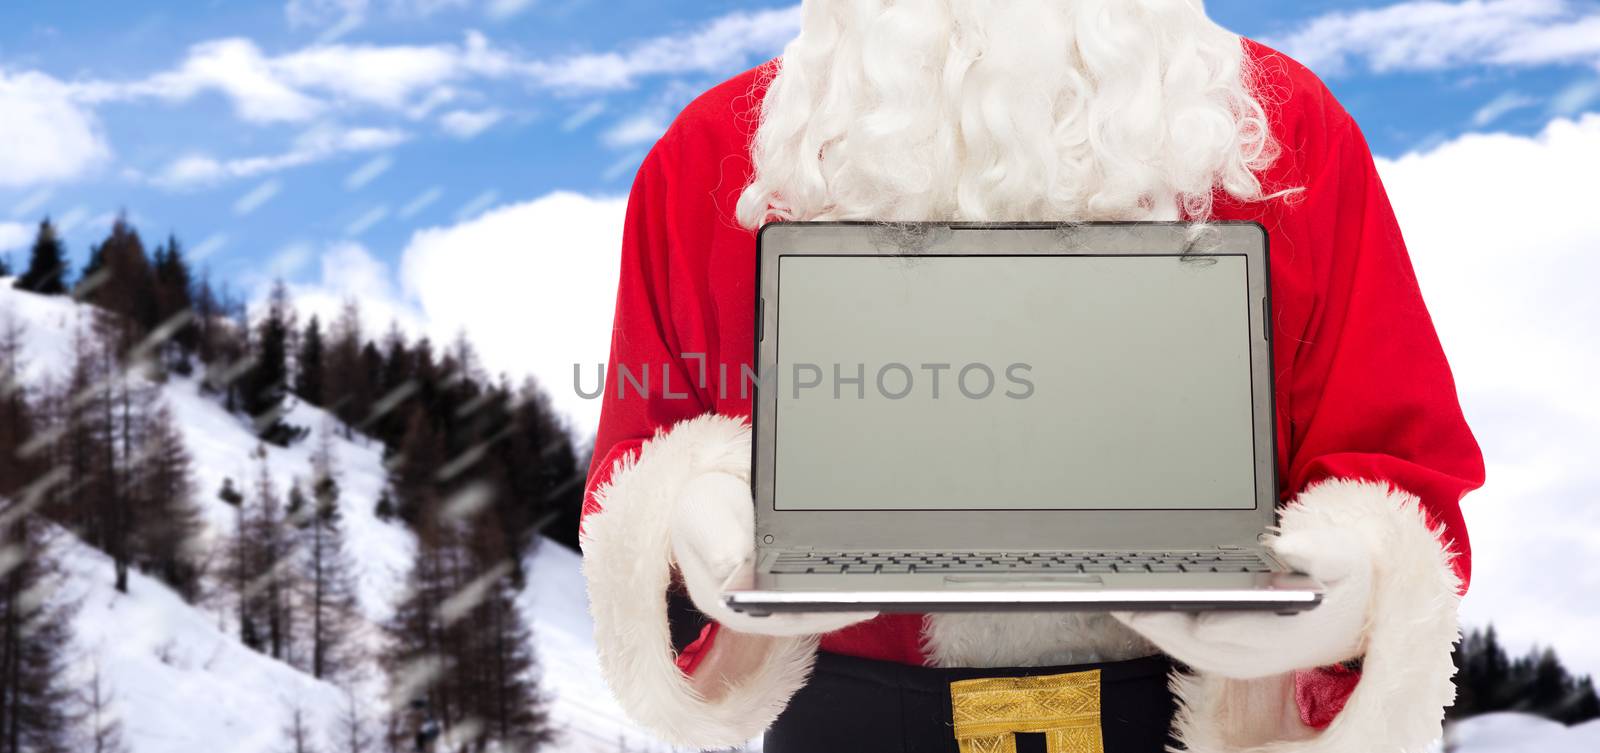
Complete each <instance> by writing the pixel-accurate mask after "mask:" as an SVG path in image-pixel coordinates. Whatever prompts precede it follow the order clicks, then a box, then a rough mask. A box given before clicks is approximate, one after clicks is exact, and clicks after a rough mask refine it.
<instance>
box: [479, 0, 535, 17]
mask: <svg viewBox="0 0 1600 753" xmlns="http://www.w3.org/2000/svg"><path fill="white" fill-rule="evenodd" d="M533 3H534V0H489V1H488V2H487V3H486V4H485V5H484V6H483V12H484V13H486V14H488V16H489V17H490V18H492V19H495V20H496V21H504V20H505V19H508V18H511V17H512V16H515V15H517V14H518V13H521V12H523V11H525V10H527V9H528V8H531V7H533Z"/></svg>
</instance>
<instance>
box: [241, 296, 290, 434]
mask: <svg viewBox="0 0 1600 753" xmlns="http://www.w3.org/2000/svg"><path fill="white" fill-rule="evenodd" d="M290 317H291V312H290V310H289V291H288V288H287V287H286V286H285V285H284V284H283V281H282V280H279V281H278V282H277V283H276V284H274V285H273V288H272V294H271V296H270V297H269V299H268V302H267V313H266V315H265V316H264V317H262V319H261V324H260V325H259V326H258V327H257V335H256V342H255V353H254V355H255V362H254V365H252V366H251V368H250V370H249V372H247V373H246V374H245V376H244V378H243V379H242V380H241V381H242V382H243V384H242V385H241V389H242V390H243V393H242V398H243V408H244V411H245V413H247V414H249V416H250V419H251V421H253V422H254V423H255V427H256V435H257V436H259V437H261V438H262V439H264V440H267V441H269V442H273V443H275V444H288V441H287V437H288V435H287V434H286V432H287V431H288V429H287V427H286V426H285V425H284V423H283V418H282V412H283V409H284V408H283V400H284V397H285V394H286V393H287V391H288V387H289V363H288V347H289V320H290Z"/></svg>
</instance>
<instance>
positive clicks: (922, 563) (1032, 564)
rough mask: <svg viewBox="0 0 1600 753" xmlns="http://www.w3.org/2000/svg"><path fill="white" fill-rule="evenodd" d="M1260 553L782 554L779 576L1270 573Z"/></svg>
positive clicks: (775, 567)
mask: <svg viewBox="0 0 1600 753" xmlns="http://www.w3.org/2000/svg"><path fill="white" fill-rule="evenodd" d="M1271 571H1272V566H1271V565H1270V564H1268V562H1267V561H1266V560H1265V559H1263V558H1262V557H1261V555H1260V554H1258V553H1256V552H1251V551H1246V550H1223V549H1211V550H1204V551H1195V550H1183V551H1161V552H1143V551H1140V552H1092V551H1091V552H813V551H785V552H779V554H778V557H777V560H776V561H775V562H774V563H773V565H772V567H771V568H770V569H769V570H768V572H770V573H773V574H776V575H796V574H803V573H804V574H812V573H815V574H825V575H840V574H848V575H872V574H904V573H928V572H936V573H1017V572H1049V573H1266V572H1271Z"/></svg>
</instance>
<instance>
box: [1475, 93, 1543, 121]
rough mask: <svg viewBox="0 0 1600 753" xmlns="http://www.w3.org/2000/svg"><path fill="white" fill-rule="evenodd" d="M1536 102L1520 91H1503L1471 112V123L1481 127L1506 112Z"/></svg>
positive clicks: (1536, 101) (1537, 101)
mask: <svg viewBox="0 0 1600 753" xmlns="http://www.w3.org/2000/svg"><path fill="white" fill-rule="evenodd" d="M1538 103H1539V100H1536V99H1534V98H1533V97H1530V96H1528V95H1526V94H1522V93H1520V92H1504V93H1502V94H1501V95H1500V96H1498V97H1495V98H1494V99H1492V100H1489V103H1488V104H1486V105H1484V106H1483V107H1480V108H1478V111H1477V112H1475V113H1473V114H1472V125H1473V126H1474V127H1476V128H1482V127H1484V126H1487V125H1489V124H1490V123H1493V122H1495V121H1496V120H1499V119H1500V118H1502V117H1504V116H1505V115H1506V114H1507V113H1510V112H1513V111H1516V110H1520V109H1522V108H1524V107H1531V106H1533V105H1535V104H1538Z"/></svg>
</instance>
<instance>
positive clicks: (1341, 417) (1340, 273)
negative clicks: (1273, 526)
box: [1276, 103, 1484, 729]
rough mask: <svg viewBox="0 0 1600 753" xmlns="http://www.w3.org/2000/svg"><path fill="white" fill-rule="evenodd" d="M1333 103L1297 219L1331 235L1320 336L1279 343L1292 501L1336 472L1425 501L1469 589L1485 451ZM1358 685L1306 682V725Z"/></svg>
mask: <svg viewBox="0 0 1600 753" xmlns="http://www.w3.org/2000/svg"><path fill="white" fill-rule="evenodd" d="M1329 107H1330V113H1329V120H1328V124H1329V128H1328V132H1327V133H1326V135H1325V140H1324V143H1325V145H1326V151H1325V153H1324V159H1323V160H1322V161H1321V165H1320V167H1319V168H1318V169H1316V170H1315V172H1314V173H1313V174H1311V175H1310V176H1309V177H1310V181H1309V185H1307V186H1306V191H1305V194H1304V196H1303V197H1301V199H1300V200H1299V201H1298V202H1294V201H1291V204H1290V208H1289V209H1288V210H1287V211H1286V219H1289V218H1293V219H1297V220H1298V221H1299V222H1297V223H1296V224H1299V225H1300V226H1301V227H1305V228H1308V229H1309V230H1308V232H1309V233H1315V234H1318V235H1315V236H1308V237H1305V238H1304V242H1303V244H1300V243H1297V244H1295V248H1294V250H1295V251H1296V252H1299V251H1301V250H1302V249H1310V250H1311V251H1312V253H1311V259H1313V260H1316V261H1314V262H1313V267H1314V270H1313V282H1312V287H1313V295H1314V301H1313V302H1312V304H1311V305H1312V310H1311V315H1310V317H1309V319H1308V322H1307V327H1306V329H1305V332H1304V334H1303V336H1302V337H1300V338H1299V339H1298V341H1295V342H1285V338H1279V339H1277V341H1276V344H1277V346H1278V347H1291V348H1294V357H1293V361H1292V363H1293V366H1292V368H1291V370H1290V371H1289V374H1288V376H1289V384H1288V385H1287V386H1286V387H1287V388H1286V389H1284V388H1283V386H1280V394H1284V395H1286V396H1287V397H1288V399H1289V403H1290V405H1289V408H1288V411H1287V414H1288V415H1287V421H1288V425H1287V427H1286V429H1287V431H1286V434H1285V435H1283V437H1284V441H1286V443H1287V446H1288V458H1287V471H1288V472H1287V477H1286V478H1285V479H1284V482H1285V483H1284V489H1283V492H1284V498H1285V499H1288V498H1292V497H1293V496H1294V495H1296V494H1299V493H1300V492H1301V491H1303V490H1304V489H1305V488H1306V487H1307V486H1308V485H1310V484H1313V483H1315V482H1317V481H1319V480H1321V479H1325V478H1330V477H1339V478H1358V479H1368V480H1374V481H1383V482H1387V483H1389V484H1390V485H1392V486H1393V487H1395V488H1398V489H1400V490H1402V491H1405V492H1409V493H1410V494H1412V495H1415V496H1416V497H1418V498H1419V499H1420V500H1421V505H1422V508H1423V510H1424V511H1425V513H1426V514H1427V516H1428V517H1429V518H1430V519H1431V523H1432V524H1433V525H1435V526H1442V528H1443V537H1442V538H1443V541H1444V543H1445V544H1446V545H1447V546H1448V547H1450V549H1451V550H1452V551H1453V552H1454V553H1455V555H1456V557H1455V560H1454V565H1455V568H1456V571H1457V574H1458V575H1459V576H1460V578H1461V583H1462V588H1463V589H1465V588H1466V584H1467V582H1468V579H1469V578H1470V577H1471V573H1472V560H1471V553H1472V550H1471V545H1470V542H1469V541H1468V538H1467V529H1466V525H1465V523H1464V522H1463V520H1462V515H1461V507H1460V500H1461V497H1462V495H1464V494H1466V493H1467V492H1468V491H1470V490H1472V489H1475V488H1477V487H1478V486H1481V485H1482V484H1483V480H1484V469H1483V458H1482V454H1481V453H1480V451H1479V449H1478V445H1477V442H1476V440H1474V438H1473V436H1472V433H1471V431H1470V430H1469V429H1468V427H1467V424H1466V420H1465V419H1464V418H1463V416H1462V413H1461V408H1460V405H1459V403H1458V401H1457V397H1456V389H1455V383H1454V380H1453V378H1452V376H1451V373H1450V367H1449V364H1448V363H1447V362H1446V360H1445V356H1444V352H1443V349H1442V348H1441V347H1440V344H1439V339H1438V336H1437V334H1436V333H1435V331H1434V328H1433V322H1432V320H1431V318H1430V317H1429V315H1428V311H1427V308H1426V307H1425V306H1424V304H1423V300H1422V294H1421V291H1420V289H1419V288H1418V285H1417V279H1416V275H1415V274H1414V272H1413V270H1412V267H1411V260H1410V257H1409V256H1408V255H1407V253H1406V247H1405V242H1404V240H1403V239H1402V238H1401V235H1400V228H1399V225H1398V223H1397V222H1396V220H1395V216H1394V211H1393V209H1392V208H1391V207H1390V205H1389V199H1388V196H1387V194H1386V193H1385V192H1384V189H1383V184H1382V182H1381V181H1380V180H1379V178H1378V173H1377V169H1376V166H1375V165H1374V163H1373V159H1372V155H1371V153H1370V151H1369V150H1368V148H1367V144H1366V141H1365V139H1364V138H1363V136H1362V135H1361V133H1360V131H1359V129H1358V128H1357V127H1356V125H1355V123H1354V121H1353V120H1351V119H1350V118H1349V116H1348V115H1346V114H1345V113H1344V111H1343V110H1342V109H1340V108H1338V105H1337V104H1336V103H1331V104H1330V105H1329ZM1294 215H1300V216H1299V217H1298V218H1295V217H1294ZM1380 554H1381V553H1380ZM1358 679H1359V675H1356V674H1354V673H1351V672H1349V671H1346V670H1340V669H1337V668H1322V669H1317V670H1310V671H1305V672H1299V673H1297V674H1296V677H1295V685H1296V699H1297V701H1298V702H1299V707H1300V711H1301V718H1302V721H1304V722H1305V723H1306V724H1307V725H1309V726H1311V727H1313V728H1319V729H1320V728H1322V727H1326V726H1327V725H1328V724H1329V723H1331V722H1332V721H1333V718H1334V717H1335V716H1336V715H1337V714H1338V713H1339V712H1340V711H1341V710H1343V708H1344V704H1345V702H1346V701H1347V700H1348V698H1349V696H1350V693H1351V692H1352V691H1353V690H1354V688H1355V685H1356V682H1357V681H1358Z"/></svg>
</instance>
